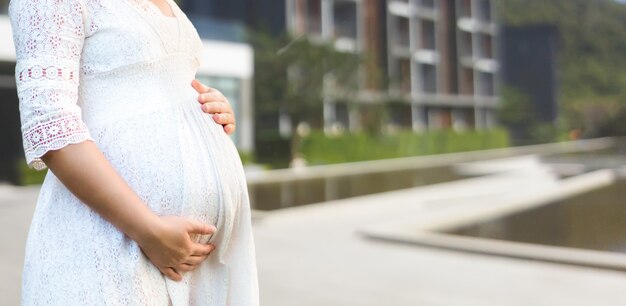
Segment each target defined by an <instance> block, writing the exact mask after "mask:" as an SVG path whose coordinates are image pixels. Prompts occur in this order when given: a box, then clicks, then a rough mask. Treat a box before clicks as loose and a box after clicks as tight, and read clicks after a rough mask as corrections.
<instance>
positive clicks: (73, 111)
mask: <svg viewBox="0 0 626 306" xmlns="http://www.w3.org/2000/svg"><path fill="white" fill-rule="evenodd" d="M83 9H84V7H83V5H82V3H81V1H80V0H11V2H10V4H9V17H10V19H11V26H12V28H13V41H14V43H15V51H16V56H17V57H16V67H15V79H16V83H17V93H18V97H19V103H20V117H21V124H22V138H23V143H24V153H25V155H26V162H27V163H28V165H29V166H30V167H32V168H35V169H37V170H42V169H45V168H46V165H45V164H44V163H43V162H42V161H41V156H43V155H44V154H46V152H48V151H50V150H58V149H61V148H63V147H65V146H67V145H68V144H73V143H79V142H82V141H85V140H93V139H92V138H91V136H90V134H89V132H88V130H87V127H86V126H85V124H84V122H83V121H82V118H81V110H80V107H79V106H78V105H77V100H78V84H79V67H80V58H81V52H82V48H83V42H84V39H85V34H84V19H83V16H84V14H83Z"/></svg>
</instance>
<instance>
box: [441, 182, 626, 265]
mask: <svg viewBox="0 0 626 306" xmlns="http://www.w3.org/2000/svg"><path fill="white" fill-rule="evenodd" d="M448 233H450V234H456V235H463V236H475V237H481V238H490V239H500V240H509V241H515V242H527V243H535V244H543V245H549V246H562V247H573V248H581V249H591V250H601V251H611V252H619V253H626V180H620V181H617V182H616V183H615V184H613V185H610V186H608V187H605V188H600V189H597V190H594V191H592V192H588V193H585V194H582V195H579V196H575V197H572V198H569V199H566V200H563V201H559V202H555V203H551V204H548V205H544V206H541V207H538V208H535V209H531V210H528V211H524V212H520V213H517V214H514V215H511V216H508V217H504V218H500V219H495V220H490V221H487V222H483V223H480V224H474V225H469V226H466V227H463V228H459V229H455V230H451V231H448Z"/></svg>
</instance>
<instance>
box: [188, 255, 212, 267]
mask: <svg viewBox="0 0 626 306" xmlns="http://www.w3.org/2000/svg"><path fill="white" fill-rule="evenodd" d="M207 257H209V255H198V256H193V255H192V256H190V257H189V258H187V260H185V262H184V263H186V264H188V265H199V264H201V263H202V262H203V261H205V260H206V259H207Z"/></svg>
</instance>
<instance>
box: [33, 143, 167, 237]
mask: <svg viewBox="0 0 626 306" xmlns="http://www.w3.org/2000/svg"><path fill="white" fill-rule="evenodd" d="M42 160H43V161H44V162H45V163H46V165H47V166H48V168H49V169H50V171H52V173H54V175H55V176H56V177H57V178H58V179H59V180H60V181H61V182H62V183H63V184H64V185H65V186H66V187H67V188H68V189H69V190H70V191H71V192H72V193H73V194H74V195H75V196H76V197H78V198H79V199H80V200H81V201H82V202H84V203H85V204H86V205H87V206H89V207H90V208H91V209H93V210H94V211H96V212H97V213H98V214H100V215H101V216H102V217H103V218H104V219H106V220H107V221H109V222H111V223H112V224H113V225H114V226H116V227H117V228H118V229H119V230H121V231H122V232H124V233H125V234H126V235H128V236H129V237H130V238H131V239H134V240H137V239H139V237H140V236H142V235H146V234H148V232H149V231H151V230H152V227H153V225H154V224H156V222H158V218H159V217H158V216H157V215H156V214H154V213H153V212H152V211H151V210H150V208H149V207H148V206H147V205H146V204H145V203H144V202H143V201H142V200H141V199H140V198H139V196H138V195H137V194H136V193H135V192H134V191H133V190H132V189H131V188H130V186H128V184H127V183H126V182H125V181H124V179H123V178H122V177H121V176H120V175H119V174H118V173H117V172H116V171H115V169H113V167H112V166H111V164H110V163H109V161H108V160H107V159H106V158H105V157H104V155H103V154H102V152H101V151H100V150H99V149H98V147H97V146H96V145H95V143H94V142H92V141H83V142H81V143H78V144H73V145H68V146H66V147H64V148H62V149H60V150H55V151H50V152H48V153H46V154H45V155H44V156H43V157H42Z"/></svg>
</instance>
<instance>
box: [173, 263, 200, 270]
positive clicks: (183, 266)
mask: <svg viewBox="0 0 626 306" xmlns="http://www.w3.org/2000/svg"><path fill="white" fill-rule="evenodd" d="M196 268H197V266H196V265H188V264H186V263H182V264H180V265H178V266H176V270H177V271H180V272H189V271H193V270H195V269H196Z"/></svg>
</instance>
